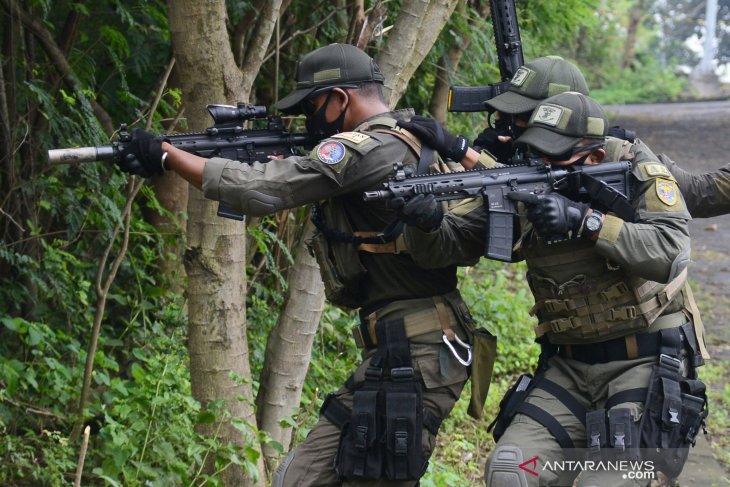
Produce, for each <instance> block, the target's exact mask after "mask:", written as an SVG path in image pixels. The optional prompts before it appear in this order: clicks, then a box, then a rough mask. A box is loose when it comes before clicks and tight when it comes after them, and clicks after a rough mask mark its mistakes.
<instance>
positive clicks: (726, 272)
mask: <svg viewBox="0 0 730 487" xmlns="http://www.w3.org/2000/svg"><path fill="white" fill-rule="evenodd" d="M606 109H607V112H608V116H609V119H610V121H611V124H612V125H620V126H622V127H625V128H628V129H632V130H634V131H636V133H637V135H638V137H639V138H640V139H642V140H643V141H644V142H645V143H646V144H648V145H649V147H651V148H652V150H654V152H655V153H657V154H658V153H665V154H667V155H668V156H669V157H671V158H672V159H673V160H674V161H676V162H677V164H679V165H680V166H682V167H683V168H685V169H687V170H690V171H693V172H705V171H710V170H713V169H716V168H719V167H722V166H724V165H725V164H727V163H728V162H729V159H728V154H730V101H717V102H698V103H671V104H657V105H626V106H609V107H606ZM690 232H691V236H692V266H691V267H690V279H691V280H692V287H693V290H694V293H695V297H696V298H697V301H698V306H699V307H700V311H701V312H702V317H703V320H704V323H705V328H706V336H707V343H708V349H709V351H710V354H711V355H712V358H713V360H730V327H729V326H727V324H728V321H729V320H728V317H729V316H730V215H723V216H720V217H716V218H708V219H697V220H693V221H692V222H691V223H690ZM711 411H712V410H711ZM723 477H725V478H728V472H726V471H724V470H723V468H722V467H721V466H720V465H719V464H718V463H717V461H715V459H714V458H713V456H712V452H711V449H710V447H709V445H708V444H707V442H706V441H705V440H704V439H700V441H698V443H697V447H696V448H695V449H694V450H693V451H692V454H691V455H690V458H689V460H688V461H687V464H686V466H685V469H684V471H683V473H682V475H681V477H680V484H681V485H696V486H705V485H707V486H710V485H727V483H723V481H722V480H720V479H722V478H723ZM718 481H719V483H718Z"/></svg>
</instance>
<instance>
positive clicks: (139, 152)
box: [117, 129, 165, 178]
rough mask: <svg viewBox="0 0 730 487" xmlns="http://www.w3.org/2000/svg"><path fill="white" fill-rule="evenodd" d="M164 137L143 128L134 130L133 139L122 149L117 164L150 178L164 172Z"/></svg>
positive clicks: (128, 170)
mask: <svg viewBox="0 0 730 487" xmlns="http://www.w3.org/2000/svg"><path fill="white" fill-rule="evenodd" d="M164 141H165V139H164V137H157V136H154V135H152V134H151V133H149V132H145V131H144V130H142V129H134V130H133V131H132V139H131V140H130V141H129V142H127V143H126V144H125V146H124V149H123V150H122V151H121V154H120V158H119V160H118V161H117V164H118V165H119V167H120V168H121V170H122V171H124V172H127V173H130V174H136V175H138V176H142V177H143V178H148V177H150V176H155V175H159V176H161V175H162V174H164V172H165V169H164V168H163V167H162V155H163V154H164V152H163V150H162V142H164Z"/></svg>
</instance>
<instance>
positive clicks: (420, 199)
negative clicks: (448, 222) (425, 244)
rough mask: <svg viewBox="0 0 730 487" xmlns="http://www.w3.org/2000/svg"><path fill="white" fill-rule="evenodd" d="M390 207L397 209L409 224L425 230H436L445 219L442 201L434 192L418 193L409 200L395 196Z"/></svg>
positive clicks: (401, 218)
mask: <svg viewBox="0 0 730 487" xmlns="http://www.w3.org/2000/svg"><path fill="white" fill-rule="evenodd" d="M388 207H389V208H391V209H393V210H395V212H396V214H397V215H398V219H399V220H400V221H402V222H404V223H407V224H408V225H413V226H414V227H418V228H420V229H421V230H423V231H424V232H430V231H432V230H435V229H436V228H438V227H439V225H441V220H443V219H444V210H443V208H441V203H439V202H438V201H436V197H435V196H434V195H432V194H425V195H424V194H417V195H416V196H414V197H413V198H411V199H410V200H408V201H405V200H404V199H403V198H393V199H392V200H391V201H390V203H389V204H388Z"/></svg>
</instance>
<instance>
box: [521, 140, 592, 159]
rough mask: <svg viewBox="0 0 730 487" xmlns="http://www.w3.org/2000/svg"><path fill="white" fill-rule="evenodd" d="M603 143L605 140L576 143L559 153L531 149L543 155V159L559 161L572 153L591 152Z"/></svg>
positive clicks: (569, 156)
mask: <svg viewBox="0 0 730 487" xmlns="http://www.w3.org/2000/svg"><path fill="white" fill-rule="evenodd" d="M604 145H606V144H605V142H597V143H595V144H586V145H578V146H575V147H573V148H571V149H568V150H566V151H565V152H561V153H560V154H545V153H544V152H540V151H533V153H534V154H535V155H537V156H539V157H544V158H545V159H547V160H549V161H556V162H561V161H567V160H569V159H570V158H571V157H573V156H574V155H576V154H580V153H581V152H593V151H594V150H596V149H600V148H602V147H603V146H604Z"/></svg>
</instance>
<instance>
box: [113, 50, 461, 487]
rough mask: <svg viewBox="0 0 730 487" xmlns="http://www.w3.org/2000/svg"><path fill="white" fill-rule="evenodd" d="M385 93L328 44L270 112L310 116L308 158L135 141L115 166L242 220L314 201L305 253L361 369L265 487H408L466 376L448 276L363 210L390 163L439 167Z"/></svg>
mask: <svg viewBox="0 0 730 487" xmlns="http://www.w3.org/2000/svg"><path fill="white" fill-rule="evenodd" d="M382 84H383V75H382V73H381V72H380V70H379V68H378V66H377V65H376V63H375V61H374V60H373V59H371V58H370V57H369V56H368V55H367V54H365V53H364V52H363V51H361V50H360V49H358V48H356V47H354V46H350V45H342V44H332V45H329V46H326V47H323V48H320V49H317V50H315V51H313V52H311V53H309V54H307V55H305V56H304V57H302V58H301V59H300V61H299V62H298V65H297V89H296V90H295V91H294V92H292V93H291V94H289V95H288V96H287V97H285V98H284V99H282V100H281V101H280V102H279V103H278V104H277V107H278V108H279V109H280V110H282V111H284V112H286V113H289V114H298V113H303V114H305V115H306V116H307V120H306V126H307V130H308V132H309V134H310V135H312V136H314V137H315V140H320V142H319V143H318V144H317V145H316V147H315V148H314V149H313V150H312V151H311V152H310V153H309V154H308V155H303V156H291V157H287V158H285V159H276V160H271V161H261V162H254V163H252V164H250V165H249V164H241V163H240V162H238V161H235V160H226V159H221V158H216V157H213V158H210V159H204V158H200V157H197V156H195V155H193V154H190V153H187V152H184V151H182V150H179V149H177V148H175V147H173V146H172V145H170V144H168V143H166V142H163V141H161V140H160V139H159V138H154V137H153V136H151V135H150V134H147V133H146V132H143V131H139V130H138V131H135V132H134V133H133V137H132V142H131V143H130V144H129V148H128V149H127V150H126V153H125V154H123V155H122V156H123V157H122V162H121V166H122V169H123V170H125V171H128V172H132V173H135V174H141V175H143V176H149V175H153V174H160V173H162V172H163V170H165V169H167V170H173V171H175V172H177V173H178V174H180V175H181V176H183V177H184V178H185V179H187V180H188V181H189V182H190V183H191V184H193V185H194V186H196V187H197V188H201V189H202V190H203V192H204V194H205V196H206V197H207V198H210V199H214V200H218V201H221V202H223V203H225V204H226V205H227V206H229V207H230V208H232V209H234V210H237V211H240V212H242V213H244V214H246V215H249V216H258V215H266V214H269V213H273V212H276V211H279V210H282V209H285V208H293V207H296V206H299V205H304V204H313V203H314V204H315V209H314V210H313V221H314V223H315V225H316V227H317V231H316V232H315V235H314V236H313V238H312V240H311V249H312V252H313V253H314V254H315V256H316V257H317V260H318V262H319V266H320V270H321V272H322V276H323V280H324V282H325V288H326V293H327V297H328V299H329V300H330V301H331V302H333V303H334V304H337V305H341V306H343V307H346V308H351V309H358V311H359V315H360V320H361V323H360V326H359V327H358V328H357V329H356V330H354V332H355V338H356V341H357V343H358V345H359V346H360V347H362V348H363V362H362V364H360V365H359V366H358V367H357V369H356V370H355V371H354V373H353V375H352V376H351V378H350V379H349V380H348V381H347V383H346V384H345V385H344V386H343V387H342V388H341V389H340V390H338V391H337V392H336V393H334V394H331V395H330V396H328V398H327V400H326V401H325V404H324V405H323V408H322V411H321V415H320V420H319V422H318V423H317V424H316V425H315V426H314V428H313V429H312V430H311V432H310V433H309V435H308V436H307V439H306V440H305V441H304V443H303V444H301V445H299V446H298V447H297V448H296V449H294V450H293V451H292V452H290V454H289V455H288V456H287V457H286V458H285V459H284V460H283V462H282V464H281V466H280V468H279V469H278V471H277V472H276V474H275V476H274V479H273V485H275V486H295V485H296V486H310V485H318V486H324V485H327V486H330V485H332V486H334V485H342V484H343V482H344V483H345V484H346V485H368V486H370V485H373V486H374V485H388V486H408V485H414V484H416V483H417V479H418V478H420V476H421V475H422V474H423V473H424V472H425V469H426V466H427V464H428V458H429V456H430V454H431V452H432V450H433V447H434V445H435V435H436V433H437V430H438V428H439V425H440V423H441V421H442V420H443V419H444V418H445V417H446V416H448V414H449V412H450V411H451V408H452V407H453V405H454V403H455V401H456V400H457V399H458V397H459V395H460V393H461V390H462V388H463V386H464V382H465V381H466V380H467V377H468V368H467V365H468V364H469V363H470V362H471V359H470V358H469V357H470V354H471V345H469V343H470V342H471V331H472V321H471V318H470V316H469V312H468V310H467V309H466V306H465V305H464V303H463V301H462V300H461V297H460V295H459V292H458V290H457V289H456V283H457V282H456V267H455V266H453V265H449V266H446V267H443V268H438V269H424V268H422V267H421V266H419V265H418V264H416V263H415V262H414V261H413V259H411V257H409V256H408V254H407V253H406V252H404V247H403V239H402V235H401V228H402V225H401V224H399V223H398V222H397V221H396V220H395V213H394V211H392V210H390V209H386V208H385V207H383V206H373V205H366V204H365V203H364V202H363V200H362V196H361V195H362V192H363V191H365V190H369V189H373V188H376V187H379V186H380V184H381V183H382V182H383V181H385V180H386V179H387V177H388V176H390V175H391V173H392V170H393V164H394V163H402V164H403V166H404V167H405V168H408V169H412V170H414V171H416V170H419V171H424V168H425V167H428V166H430V165H431V163H432V162H433V161H434V160H436V159H433V157H434V153H433V151H421V147H420V144H419V143H418V141H417V139H415V138H414V137H413V136H411V135H410V134H408V133H407V131H405V130H402V129H400V128H399V127H397V126H396V121H397V120H399V119H401V118H403V117H410V116H411V115H412V111H410V110H401V111H390V110H389V109H388V107H387V106H386V105H385V104H384V99H383V94H382ZM464 147H465V144H464ZM464 152H465V149H464V148H463V147H462V152H457V153H456V154H455V155H454V158H456V159H461V158H462V157H463V156H464ZM429 154H430V155H429ZM417 224H419V225H421V226H422V227H423V228H424V229H429V228H431V227H432V226H433V223H432V222H429V221H426V220H423V221H420V222H418V223H417Z"/></svg>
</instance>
